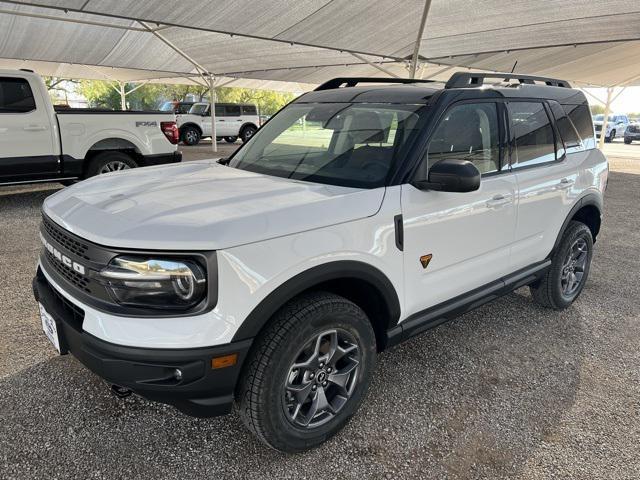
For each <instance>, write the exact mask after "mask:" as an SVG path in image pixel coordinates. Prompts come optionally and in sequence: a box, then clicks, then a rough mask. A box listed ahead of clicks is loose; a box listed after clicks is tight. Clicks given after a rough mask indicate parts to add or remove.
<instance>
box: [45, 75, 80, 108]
mask: <svg viewBox="0 0 640 480" xmlns="http://www.w3.org/2000/svg"><path fill="white" fill-rule="evenodd" d="M43 80H44V84H45V86H46V87H47V91H48V92H49V96H50V97H51V101H52V102H53V103H58V102H61V101H62V102H64V103H68V98H67V97H68V95H69V93H71V91H72V89H73V88H72V87H73V86H74V85H75V84H77V83H78V81H77V80H71V79H68V78H61V77H43Z"/></svg>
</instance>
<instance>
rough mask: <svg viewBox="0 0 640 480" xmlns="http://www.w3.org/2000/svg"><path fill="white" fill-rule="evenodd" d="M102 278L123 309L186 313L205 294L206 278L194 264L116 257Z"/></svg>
mask: <svg viewBox="0 0 640 480" xmlns="http://www.w3.org/2000/svg"><path fill="white" fill-rule="evenodd" d="M100 277H101V280H102V282H103V283H104V284H105V286H106V287H107V288H108V290H109V291H110V292H111V295H112V297H113V299H114V300H115V301H116V302H118V303H120V304H121V305H130V306H136V307H155V308H166V309H176V310H186V309H187V308H190V307H193V306H195V305H197V304H198V303H199V302H200V301H201V300H202V299H203V298H204V296H205V294H206V285H207V280H206V275H205V273H204V271H203V269H202V268H201V267H200V266H199V265H198V264H197V263H196V262H194V261H191V260H177V259H170V258H164V259H163V258H138V257H129V256H124V257H116V258H114V259H113V260H112V261H111V262H110V263H109V265H108V266H107V267H106V268H105V269H103V270H102V271H101V272H100Z"/></svg>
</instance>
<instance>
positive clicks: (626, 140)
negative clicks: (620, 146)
mask: <svg viewBox="0 0 640 480" xmlns="http://www.w3.org/2000/svg"><path fill="white" fill-rule="evenodd" d="M631 141H632V140H631V139H630V138H625V139H624V143H626V144H627V145H631Z"/></svg>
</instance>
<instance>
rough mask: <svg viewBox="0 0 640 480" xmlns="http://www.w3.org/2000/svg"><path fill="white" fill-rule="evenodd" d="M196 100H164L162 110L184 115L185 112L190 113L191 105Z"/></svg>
mask: <svg viewBox="0 0 640 480" xmlns="http://www.w3.org/2000/svg"><path fill="white" fill-rule="evenodd" d="M194 103H195V102H176V101H173V102H164V103H163V104H162V105H161V106H160V111H161V112H173V113H175V114H176V115H184V114H185V113H189V110H191V107H192V106H193V104H194Z"/></svg>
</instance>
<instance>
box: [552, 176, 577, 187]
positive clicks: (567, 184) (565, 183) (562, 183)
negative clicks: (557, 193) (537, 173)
mask: <svg viewBox="0 0 640 480" xmlns="http://www.w3.org/2000/svg"><path fill="white" fill-rule="evenodd" d="M574 183H575V182H574V181H573V180H571V179H569V178H563V179H562V180H560V182H559V183H558V184H557V185H556V190H568V189H570V188H571V187H572V186H573V184H574Z"/></svg>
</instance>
